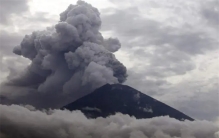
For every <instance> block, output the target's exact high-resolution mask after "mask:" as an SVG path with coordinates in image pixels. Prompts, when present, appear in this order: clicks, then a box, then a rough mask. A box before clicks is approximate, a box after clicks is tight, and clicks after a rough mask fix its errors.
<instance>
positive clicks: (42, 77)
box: [8, 1, 127, 107]
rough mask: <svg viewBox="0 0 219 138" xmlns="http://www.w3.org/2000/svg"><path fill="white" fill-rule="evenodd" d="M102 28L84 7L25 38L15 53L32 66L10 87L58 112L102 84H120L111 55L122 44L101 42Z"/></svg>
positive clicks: (120, 72) (118, 66)
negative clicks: (63, 105)
mask: <svg viewBox="0 0 219 138" xmlns="http://www.w3.org/2000/svg"><path fill="white" fill-rule="evenodd" d="M100 27H101V19H100V13H99V11H98V10H97V9H96V8H94V7H92V6H91V5H90V4H87V3H86V2H83V1H78V2H77V5H70V6H69V7H68V8H67V9H66V10H65V11H64V12H63V13H61V14H60V22H58V23H57V24H56V25H55V26H53V27H50V28H47V29H46V30H44V31H36V32H33V33H32V34H31V35H26V36H25V37H24V39H23V41H22V42H21V44H20V45H19V46H17V47H15V48H14V53H15V54H17V55H22V56H23V57H26V58H28V59H30V60H31V64H30V65H29V67H28V68H27V71H26V72H24V73H23V74H22V75H20V76H19V77H15V78H13V79H12V80H10V83H9V84H8V85H12V86H19V87H27V88H28V89H32V90H33V89H36V91H35V92H33V93H34V96H32V97H35V96H36V95H38V94H39V95H40V96H36V97H35V98H37V97H38V100H42V103H45V102H46V101H48V102H51V103H54V107H56V106H60V105H61V104H64V103H67V101H70V100H75V99H77V98H79V97H81V96H83V95H85V94H87V93H89V92H91V91H92V90H94V89H96V88H97V87H100V86H102V85H104V84H106V83H110V84H113V83H123V82H124V81H125V80H126V77H127V74H126V68H125V66H124V65H123V64H122V63H120V62H119V61H118V60H117V59H116V58H115V56H114V54H113V53H112V52H115V51H117V50H118V49H119V48H120V47H121V44H120V42H119V40H118V39H116V38H109V39H104V38H103V36H102V35H101V33H100V32H99V29H100ZM30 93H31V92H30V91H28V95H31V94H30ZM27 98H28V96H27ZM62 100H64V102H63V101H62ZM39 102H40V101H39ZM39 102H38V103H39ZM35 106H37V105H35ZM41 106H42V105H41ZM47 106H48V105H47ZM49 106H53V105H52V104H50V105H49Z"/></svg>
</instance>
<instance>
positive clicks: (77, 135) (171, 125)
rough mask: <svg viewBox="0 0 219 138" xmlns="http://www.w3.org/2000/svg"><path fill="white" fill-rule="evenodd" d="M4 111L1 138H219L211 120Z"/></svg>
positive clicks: (4, 107)
mask: <svg viewBox="0 0 219 138" xmlns="http://www.w3.org/2000/svg"><path fill="white" fill-rule="evenodd" d="M0 110H1V116H0V120H1V124H0V126H1V129H0V136H1V138H15V137H22V138H73V137H74V138H218V137H219V128H218V127H217V126H215V125H213V124H212V123H211V122H208V121H192V122H191V121H187V120H186V121H184V122H182V121H178V120H175V119H173V118H169V117H167V116H166V117H156V118H152V119H136V118H134V117H130V116H128V115H122V114H116V115H113V116H109V117H107V118H102V117H100V118H96V119H88V118H86V117H85V116H84V115H83V114H82V113H81V112H80V111H73V112H70V111H67V110H64V111H61V110H49V111H48V110H44V111H39V110H35V109H34V108H33V107H31V106H26V107H22V106H18V105H12V106H7V105H0ZM24 118H25V119H24Z"/></svg>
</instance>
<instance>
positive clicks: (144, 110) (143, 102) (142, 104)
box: [62, 84, 194, 120]
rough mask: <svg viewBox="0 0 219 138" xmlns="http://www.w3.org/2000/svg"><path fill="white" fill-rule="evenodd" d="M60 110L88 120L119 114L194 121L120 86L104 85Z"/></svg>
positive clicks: (137, 92) (131, 89)
mask: <svg viewBox="0 0 219 138" xmlns="http://www.w3.org/2000/svg"><path fill="white" fill-rule="evenodd" d="M62 109H68V110H71V111H72V110H81V111H82V112H83V113H84V114H85V115H86V116H87V117H90V118H96V117H99V116H102V117H107V116H109V115H113V114H115V113H117V112H121V113H123V114H128V115H130V116H135V117H136V118H152V117H157V116H166V115H168V116H170V117H172V118H176V119H178V120H185V119H187V120H194V119H192V118H191V117H189V116H187V115H185V114H183V113H181V112H179V111H178V110H176V109H174V108H172V107H170V106H168V105H166V104H164V103H162V102H159V101H157V100H155V99H154V98H151V97H150V96H147V95H145V94H143V93H141V92H139V91H137V90H135V89H133V88H131V87H129V86H125V85H121V84H113V85H109V84H106V85H104V86H102V87H100V88H98V89H96V90H95V91H94V92H92V93H91V94H89V95H87V96H84V97H82V98H80V99H78V100H77V101H75V102H73V103H70V104H68V105H66V106H64V107H63V108H62Z"/></svg>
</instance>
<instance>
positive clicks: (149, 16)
mask: <svg viewBox="0 0 219 138" xmlns="http://www.w3.org/2000/svg"><path fill="white" fill-rule="evenodd" d="M86 2H88V3H90V4H92V5H93V6H94V7H97V8H98V9H99V11H100V13H101V18H102V28H101V31H102V33H103V35H104V37H109V36H115V37H117V38H118V39H119V40H120V42H121V44H122V48H121V49H120V50H119V51H118V52H116V53H115V54H116V57H117V58H118V59H119V60H120V61H121V62H122V63H123V64H124V65H125V66H126V67H127V69H128V74H129V77H128V79H127V81H126V82H125V84H126V85H129V86H132V87H133V88H136V89H138V90H140V91H142V92H143V93H145V94H148V95H150V96H152V97H154V98H157V99H158V100H161V101H163V102H165V103H167V104H169V105H170V106H172V107H174V108H176V109H178V110H180V111H182V112H184V113H186V114H187V115H189V116H191V117H193V118H197V119H207V120H211V121H214V120H216V119H217V117H218V116H219V109H218V108H219V92H218V81H219V80H218V79H219V72H218V70H219V63H218V60H219V47H218V43H219V41H218V39H217V38H218V35H219V34H218V33H219V26H218V24H219V1H218V0H193V1H191V0H177V1H176V0H162V1H161V0H136V1H134V2H133V1H131V0H123V1H120V0H109V1H107V0H87V1H86ZM75 3H76V1H75V0H0V49H1V50H0V67H1V68H0V73H1V75H0V82H3V81H4V80H6V78H7V76H8V74H9V72H13V71H14V70H23V69H24V68H25V67H26V66H27V65H28V64H29V61H28V60H27V59H24V58H21V57H19V56H17V55H15V54H13V53H12V49H13V48H14V46H16V45H19V43H20V42H21V40H22V38H23V37H24V35H25V34H30V33H31V32H32V31H34V30H42V29H44V28H45V27H48V26H51V25H53V24H55V23H56V22H58V21H59V14H60V13H61V12H62V11H64V10H65V9H66V8H67V7H68V5H69V4H75Z"/></svg>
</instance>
